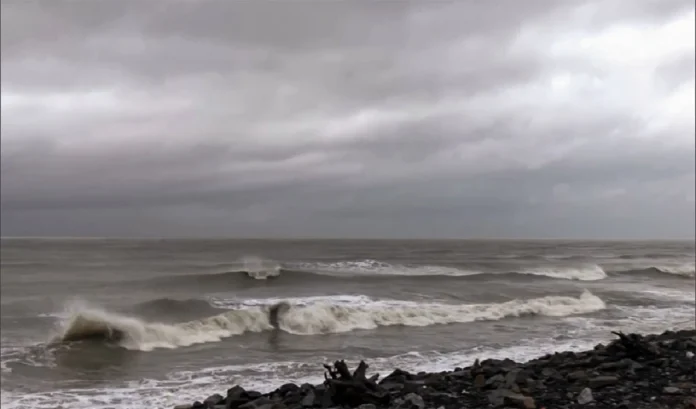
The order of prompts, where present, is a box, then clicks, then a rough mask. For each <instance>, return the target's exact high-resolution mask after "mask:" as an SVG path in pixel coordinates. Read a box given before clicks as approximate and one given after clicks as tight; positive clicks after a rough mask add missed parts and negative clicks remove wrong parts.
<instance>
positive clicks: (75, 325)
mask: <svg viewBox="0 0 696 409" xmlns="http://www.w3.org/2000/svg"><path fill="white" fill-rule="evenodd" d="M694 251H695V248H694V242H693V241H687V242H677V241H673V242H648V241H641V242H618V241H613V242H581V241H415V240H414V241H351V240H316V241H310V240H297V241H270V240H102V239H89V240H86V239H85V240H77V239H3V240H2V243H1V254H0V255H1V257H0V260H1V261H0V262H1V265H0V272H1V274H0V276H1V297H0V298H1V300H2V308H1V310H0V311H1V320H0V324H1V334H2V352H1V362H2V392H1V396H2V402H1V404H2V407H3V408H5V409H9V408H66V409H67V408H70V409H75V408H91V409H98V408H119V409H120V408H171V407H173V406H174V405H176V404H181V403H190V402H192V401H193V400H196V399H198V400H201V399H204V398H205V397H206V396H208V395H211V394H213V393H224V391H225V390H227V389H228V388H229V387H231V386H232V385H233V384H235V383H240V384H242V386H244V387H245V388H256V389H257V390H260V391H267V390H271V389H274V388H275V387H277V386H280V384H282V383H285V382H288V381H292V382H306V381H309V382H319V381H321V379H322V373H323V370H322V367H321V364H322V363H327V362H329V361H333V360H335V359H341V358H345V359H346V360H347V361H349V362H350V363H353V362H356V361H358V360H360V359H366V360H367V361H368V363H370V365H371V368H370V371H371V372H372V371H373V370H374V371H377V372H383V373H384V372H391V371H392V370H393V369H395V368H396V367H399V368H402V369H407V370H444V369H448V370H451V369H453V368H454V367H456V366H466V365H469V364H471V363H472V362H473V361H474V360H475V359H476V358H481V359H483V358H496V357H497V358H503V357H509V358H512V359H516V360H526V359H530V358H533V357H535V356H537V355H541V354H545V353H547V352H552V351H559V350H581V349H584V348H588V347H592V346H593V345H595V344H596V343H598V342H604V341H606V340H608V339H611V338H613V336H612V335H611V334H610V331H616V330H623V331H637V332H662V331H664V330H666V329H677V328H694V325H695V324H694V313H695V311H694V309H695V302H694V298H695V296H696V295H695V284H696V282H695V281H694ZM281 301H286V302H288V303H289V304H290V309H289V310H287V311H286V312H285V313H284V314H282V315H281V317H280V330H273V328H272V326H271V325H270V323H269V319H268V309H269V307H270V306H272V305H274V304H276V303H278V302H281Z"/></svg>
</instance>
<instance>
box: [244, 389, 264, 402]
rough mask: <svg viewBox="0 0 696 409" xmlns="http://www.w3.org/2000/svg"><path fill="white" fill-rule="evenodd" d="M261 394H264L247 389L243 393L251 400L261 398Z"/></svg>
mask: <svg viewBox="0 0 696 409" xmlns="http://www.w3.org/2000/svg"><path fill="white" fill-rule="evenodd" d="M261 396H263V394H262V393H261V392H257V391H245V392H244V393H242V397H243V398H246V399H248V400H250V401H252V400H256V399H258V398H260V397H261Z"/></svg>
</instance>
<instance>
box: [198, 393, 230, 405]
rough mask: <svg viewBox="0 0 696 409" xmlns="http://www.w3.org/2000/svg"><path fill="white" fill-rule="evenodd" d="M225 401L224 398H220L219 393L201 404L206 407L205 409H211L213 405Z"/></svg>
mask: <svg viewBox="0 0 696 409" xmlns="http://www.w3.org/2000/svg"><path fill="white" fill-rule="evenodd" d="M224 401H225V398H223V397H222V395H220V394H219V393H216V394H214V395H210V396H208V397H207V398H206V399H205V400H204V401H203V404H204V405H206V407H209V408H211V407H213V406H215V405H219V404H220V403H223V402H224Z"/></svg>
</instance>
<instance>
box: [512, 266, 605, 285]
mask: <svg viewBox="0 0 696 409" xmlns="http://www.w3.org/2000/svg"><path fill="white" fill-rule="evenodd" d="M520 274H530V275H537V276H545V277H551V278H560V279H565V280H580V281H596V280H602V279H605V278H607V273H606V272H605V271H604V270H603V269H602V267H600V266H598V265H596V264H591V265H587V266H582V267H537V268H530V269H525V270H522V271H520Z"/></svg>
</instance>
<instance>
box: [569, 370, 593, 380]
mask: <svg viewBox="0 0 696 409" xmlns="http://www.w3.org/2000/svg"><path fill="white" fill-rule="evenodd" d="M567 378H568V380H569V381H571V382H576V381H585V380H587V378H589V377H588V376H587V372H586V371H583V370H579V371H575V372H571V373H569V374H568V376H567Z"/></svg>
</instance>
